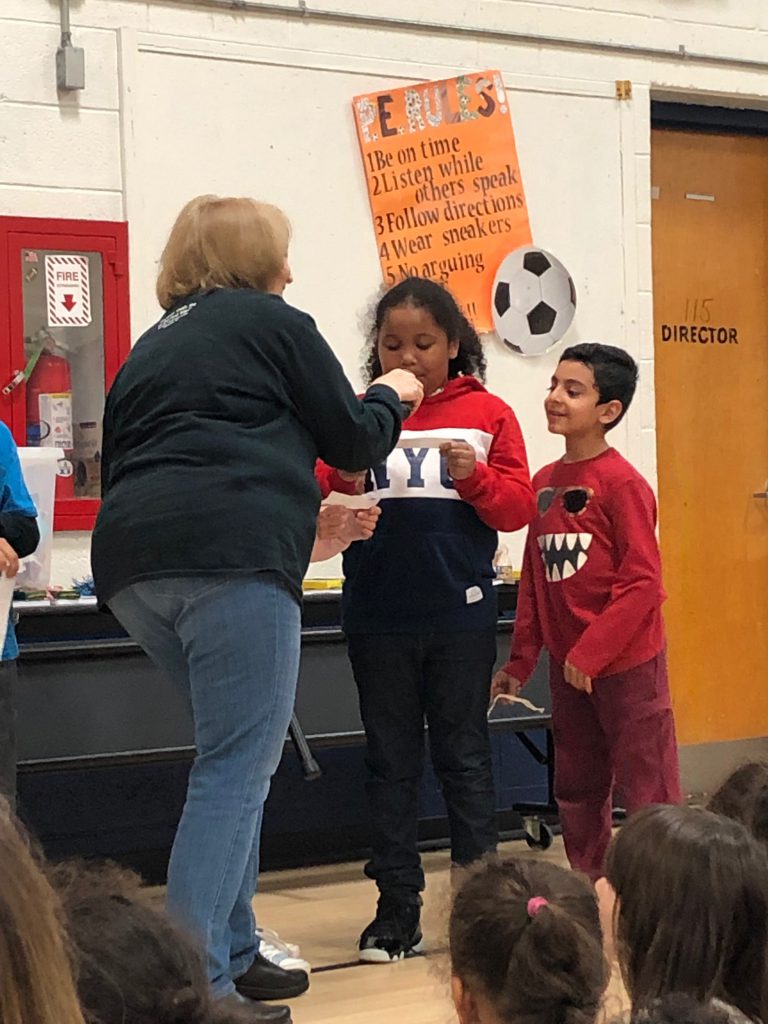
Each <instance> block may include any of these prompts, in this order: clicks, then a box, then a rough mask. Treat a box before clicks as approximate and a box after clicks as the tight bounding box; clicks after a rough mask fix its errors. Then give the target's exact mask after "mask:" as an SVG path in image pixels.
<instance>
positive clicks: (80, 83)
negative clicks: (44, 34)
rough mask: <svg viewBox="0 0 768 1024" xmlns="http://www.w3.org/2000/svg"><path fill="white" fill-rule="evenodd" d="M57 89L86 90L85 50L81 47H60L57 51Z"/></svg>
mask: <svg viewBox="0 0 768 1024" xmlns="http://www.w3.org/2000/svg"><path fill="white" fill-rule="evenodd" d="M56 88H57V89H84V88H85V50H84V49H83V48H82V47H80V46H60V47H59V49H58V50H57V51H56Z"/></svg>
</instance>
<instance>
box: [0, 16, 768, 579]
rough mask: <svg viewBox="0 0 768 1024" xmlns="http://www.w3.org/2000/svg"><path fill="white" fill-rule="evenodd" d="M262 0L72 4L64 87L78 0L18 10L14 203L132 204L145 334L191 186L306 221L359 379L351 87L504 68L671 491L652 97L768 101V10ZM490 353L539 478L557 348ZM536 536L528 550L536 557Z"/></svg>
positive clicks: (629, 441) (639, 425)
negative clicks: (655, 303) (632, 380)
mask: <svg viewBox="0 0 768 1024" xmlns="http://www.w3.org/2000/svg"><path fill="white" fill-rule="evenodd" d="M249 6H250V8H252V9H249V10H242V11H238V12H236V13H233V12H231V11H229V10H225V9H224V7H223V6H222V7H221V8H216V7H215V6H210V5H206V4H197V5H195V4H192V3H184V2H181V0H165V2H160V0H158V2H139V0H72V28H73V33H74V36H75V40H74V41H75V43H76V45H79V46H83V47H84V48H85V50H86V76H87V88H86V89H85V90H84V91H83V92H81V93H77V94H71V95H62V96H58V95H57V93H56V90H55V81H54V53H55V49H56V46H57V42H58V4H57V3H56V2H55V0H3V3H2V8H1V9H0V211H1V212H2V213H14V214H20V215H22V214H24V215H36V216H61V217H89V218H105V219H122V218H123V217H127V219H128V220H129V223H130V230H131V274H132V299H131V305H132V317H133V333H134V336H135V335H137V334H138V333H139V332H140V331H141V330H142V329H144V328H145V327H146V326H147V325H148V324H149V323H151V322H152V320H153V319H154V318H155V316H156V312H157V311H156V307H155V305H154V299H153V287H152V286H153V277H154V269H155V261H156V259H157V256H158V254H159V251H160V248H161V246H162V243H163V240H164V236H165V234H166V232H167V230H168V227H169V226H170V223H171V222H172V220H173V217H174V216H175V213H176V212H177V210H178V208H179V207H180V206H181V204H182V203H183V202H184V201H186V199H188V198H189V197H190V196H191V195H193V194H196V193H199V192H207V191H213V192H220V193H240V194H251V195H256V196H258V197H260V198H265V199H269V200H271V201H273V202H276V203H278V204H279V205H281V206H283V207H284V208H285V209H286V211H287V212H288V213H289V215H290V216H291V218H292V220H293V223H294V228H295V240H294V246H293V253H292V262H293V266H294V272H295V276H296V283H295V285H293V286H292V288H291V291H290V293H289V295H288V298H289V301H292V302H294V303H295V304H296V305H298V306H300V307H302V308H305V309H307V310H308V311H309V312H311V313H312V314H313V315H314V316H315V317H316V319H317V321H318V323H319V324H320V326H321V329H322V330H323V331H324V332H325V333H326V335H327V337H328V339H329V340H330V341H331V343H332V344H333V346H334V348H335V349H336V351H337V352H338V354H339V356H340V357H341V358H342V360H343V362H344V364H345V366H346V368H347V370H348V372H349V373H350V376H351V377H353V379H355V380H358V379H359V378H358V374H357V368H358V366H359V364H360V362H361V332H360V327H359V320H360V315H361V313H362V312H363V311H364V310H365V309H366V307H367V305H368V302H369V299H370V297H371V296H372V295H373V293H374V292H375V291H376V288H377V287H378V284H379V280H380V279H379V271H378V263H377V258H376V248H375V243H374V236H373V232H372V228H371V224H370V218H369V214H368V208H367V200H366V193H365V188H364V182H363V174H362V168H361V164H360V159H359V155H358V151H357V145H356V141H355V137H354V129H353V122H352V114H351V106H350V100H351V97H352V96H353V95H355V94H357V93H360V92H363V91H366V90H377V89H380V88H385V87H387V86H389V85H392V86H395V87H397V86H400V85H404V84H407V83H408V82H411V81H418V80H425V79H427V80H428V79H433V78H441V77H447V76H452V75H454V74H457V73H459V72H460V71H462V70H479V69H481V68H486V67H488V68H493V67H498V68H500V69H501V70H502V72H503V75H504V80H505V83H506V85H507V87H508V89H509V90H510V100H511V107H512V116H513V121H514V125H515V130H516V133H517V141H518V151H519V154H520V160H521V166H522V173H523V178H524V183H525V188H526V193H527V198H528V203H529V208H530V216H531V225H532V229H533V234H534V240H535V241H536V242H537V243H539V244H541V245H543V246H544V247H546V248H550V249H551V250H552V251H553V252H555V253H556V254H557V255H559V256H560V257H561V258H562V259H563V260H564V262H565V263H566V265H567V266H568V267H569V268H570V270H571V272H572V273H573V275H574V277H575V279H576V281H577V285H578V289H579V309H578V312H577V318H576V322H575V324H574V327H573V328H572V330H571V332H570V333H569V335H568V337H567V339H566V340H567V341H568V342H576V341H578V340H587V339H589V340H604V341H609V342H613V343H616V344H621V345H624V346H625V347H626V348H628V349H629V350H630V351H631V352H632V353H633V354H634V355H635V356H636V357H637V358H638V359H639V360H640V361H641V368H642V386H641V390H640V393H639V395H638V398H637V399H636V403H635V406H634V407H633V409H632V411H631V414H630V416H629V417H628V418H627V420H626V422H625V425H622V427H620V428H619V430H618V431H617V435H618V436H617V437H616V442H617V444H619V446H620V447H621V448H622V449H623V450H624V451H625V452H627V453H628V455H629V457H630V458H632V459H633V460H634V461H635V462H636V464H637V465H638V466H639V467H640V468H641V470H642V471H643V472H645V473H646V474H647V475H648V476H649V478H650V479H651V480H655V431H654V425H655V410H654V394H653V362H652V360H653V342H652V334H651V328H652V305H651V235H650V184H651V182H650V116H649V109H650V107H649V105H650V98H651V95H659V96H662V95H663V96H665V97H667V96H674V97H679V98H681V99H685V100H688V101H695V102H722V103H727V104H732V105H739V104H742V105H744V104H748V105H753V104H760V105H762V104H764V103H766V102H768V75H766V69H767V68H768V4H765V3H764V0H663V2H660V0H611V2H610V3H609V0H539V2H537V3H533V2H530V0H477V2H475V3H472V4H467V3H466V2H464V0H441V2H440V3H437V2H436V0H323V2H322V3H319V4H313V3H311V2H309V3H308V4H307V6H308V8H309V13H308V14H307V15H306V16H304V17H298V16H296V12H297V4H296V3H295V2H294V0H277V4H275V3H274V0H273V3H272V5H271V6H272V7H273V8H274V7H275V6H281V7H284V8H285V15H284V16H283V15H276V14H274V13H273V14H270V15H269V16H267V15H265V14H263V13H259V11H258V7H259V5H258V4H257V3H253V4H250V5H249ZM395 22H401V24H395ZM448 26H449V28H448ZM681 47H682V48H683V49H682V50H681ZM681 53H685V56H681ZM616 79H629V80H631V81H632V83H633V98H632V100H631V101H630V102H619V101H617V100H616V99H615V95H614V91H615V80H616ZM488 354H489V364H490V370H489V384H490V386H491V388H492V389H493V390H495V391H496V392H498V393H499V394H501V395H502V396H503V397H504V398H506V399H507V400H508V401H509V402H510V404H512V406H513V407H514V408H515V409H516V411H517V412H518V415H519V417H520V420H521V423H522V425H523V430H524V433H525V436H526V440H527V443H528V446H529V455H530V460H531V464H532V466H534V467H537V466H539V465H540V464H542V463H543V462H545V461H547V460H549V459H551V458H553V457H555V456H556V455H557V454H558V451H559V449H558V446H557V444H556V443H554V442H553V441H552V439H551V438H549V436H548V435H547V434H546V432H545V429H544V425H543V420H542V415H541V401H542V397H543V392H544V388H545V385H546V382H547V379H548V376H549V372H550V368H551V366H552V364H553V363H554V361H555V359H556V353H555V354H553V355H551V356H548V357H543V358H542V359H540V360H521V359H519V358H517V357H515V356H513V355H511V354H509V353H508V352H506V351H503V350H502V349H501V347H500V346H499V345H498V343H496V342H495V341H494V340H492V339H489V341H488ZM87 540H88V539H87V537H86V536H85V535H78V534H74V535H73V534H70V535H68V536H67V535H65V536H60V537H59V538H57V541H56V552H55V559H54V573H55V576H56V578H57V581H58V582H61V583H67V582H69V580H70V579H71V578H72V576H73V575H82V574H84V573H85V572H86V571H87ZM519 548H520V539H519V538H516V539H513V540H512V541H511V542H510V550H511V552H512V554H513V557H514V558H515V560H517V559H518V555H519ZM335 571H336V570H335V567H331V568H330V569H329V568H328V567H327V566H324V567H323V568H322V569H319V570H316V574H318V575H324V574H328V573H333V572H335Z"/></svg>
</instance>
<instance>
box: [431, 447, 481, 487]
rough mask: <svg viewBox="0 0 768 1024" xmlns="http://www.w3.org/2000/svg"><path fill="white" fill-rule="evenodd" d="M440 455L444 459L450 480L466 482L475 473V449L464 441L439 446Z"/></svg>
mask: <svg viewBox="0 0 768 1024" xmlns="http://www.w3.org/2000/svg"><path fill="white" fill-rule="evenodd" d="M440 454H441V455H442V456H443V458H444V459H445V462H446V467H447V469H448V475H449V476H450V477H451V479H452V480H467V479H468V478H469V477H471V476H472V474H473V473H474V472H475V464H476V463H477V457H476V455H475V449H474V448H473V447H472V445H471V444H468V443H467V442H466V441H451V442H449V443H448V444H441V445H440Z"/></svg>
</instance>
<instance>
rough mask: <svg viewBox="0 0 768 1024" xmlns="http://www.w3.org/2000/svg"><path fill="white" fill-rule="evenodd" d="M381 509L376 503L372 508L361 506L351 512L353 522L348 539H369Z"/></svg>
mask: <svg viewBox="0 0 768 1024" xmlns="http://www.w3.org/2000/svg"><path fill="white" fill-rule="evenodd" d="M380 515H381V509H380V508H379V506H378V505H374V506H373V507H372V508H361V509H359V510H358V511H357V512H355V513H353V518H354V522H353V523H352V526H351V528H350V532H349V540H350V542H351V541H353V540H370V539H371V537H372V536H373V531H374V530H375V529H376V523H377V522H378V521H379V516H380Z"/></svg>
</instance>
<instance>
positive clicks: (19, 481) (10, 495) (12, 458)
mask: <svg viewBox="0 0 768 1024" xmlns="http://www.w3.org/2000/svg"><path fill="white" fill-rule="evenodd" d="M0 481H2V491H1V492H0V512H19V513H20V514H21V515H24V516H36V515H37V509H36V508H35V503H34V502H33V501H32V498H31V496H30V493H29V491H28V490H27V485H26V484H25V483H24V477H23V476H22V473H21V463H20V462H19V453H18V451H17V449H16V442H15V441H14V440H13V436H12V434H11V432H10V430H9V429H8V427H7V426H6V425H5V424H4V423H0Z"/></svg>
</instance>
